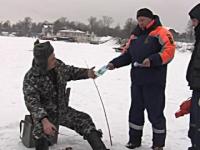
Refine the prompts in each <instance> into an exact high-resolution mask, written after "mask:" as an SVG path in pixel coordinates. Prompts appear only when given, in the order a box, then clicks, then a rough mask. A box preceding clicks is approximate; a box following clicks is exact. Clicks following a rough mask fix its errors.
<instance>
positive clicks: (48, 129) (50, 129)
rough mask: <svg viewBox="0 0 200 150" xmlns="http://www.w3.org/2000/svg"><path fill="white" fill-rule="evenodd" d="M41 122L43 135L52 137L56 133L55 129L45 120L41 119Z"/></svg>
mask: <svg viewBox="0 0 200 150" xmlns="http://www.w3.org/2000/svg"><path fill="white" fill-rule="evenodd" d="M41 122H42V126H43V131H44V133H45V134H46V135H49V136H54V135H55V133H56V131H57V129H56V127H55V126H54V125H53V124H52V123H51V122H50V121H49V120H48V119H47V118H44V119H42V121H41Z"/></svg>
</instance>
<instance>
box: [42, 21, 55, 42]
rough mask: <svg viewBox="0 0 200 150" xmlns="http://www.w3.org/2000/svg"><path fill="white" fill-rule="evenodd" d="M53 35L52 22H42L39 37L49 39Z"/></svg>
mask: <svg viewBox="0 0 200 150" xmlns="http://www.w3.org/2000/svg"><path fill="white" fill-rule="evenodd" d="M53 35H54V34H53V24H44V25H43V27H42V33H41V38H42V39H51V38H52V37H53Z"/></svg>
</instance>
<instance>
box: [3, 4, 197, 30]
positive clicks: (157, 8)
mask: <svg viewBox="0 0 200 150" xmlns="http://www.w3.org/2000/svg"><path fill="white" fill-rule="evenodd" d="M198 3H199V0H0V21H6V20H10V21H11V22H12V23H15V22H17V21H19V20H23V19H24V17H31V18H32V19H33V21H34V22H38V21H45V20H47V21H55V20H56V19H58V18H60V17H66V18H68V19H69V20H70V21H80V22H83V23H88V18H89V17H90V16H94V17H97V18H101V17H102V16H110V17H112V18H113V19H114V25H117V24H119V25H121V26H123V25H124V23H125V21H126V19H127V18H130V17H131V18H134V19H135V15H136V12H137V10H138V9H140V8H143V7H147V8H150V9H151V10H152V11H153V12H154V14H157V15H159V16H160V19H161V22H162V24H163V25H164V26H167V27H171V28H174V29H175V30H177V31H179V32H183V31H184V30H185V29H186V26H187V22H188V20H189V16H188V11H189V10H190V9H191V8H192V7H193V6H195V5H196V4H198Z"/></svg>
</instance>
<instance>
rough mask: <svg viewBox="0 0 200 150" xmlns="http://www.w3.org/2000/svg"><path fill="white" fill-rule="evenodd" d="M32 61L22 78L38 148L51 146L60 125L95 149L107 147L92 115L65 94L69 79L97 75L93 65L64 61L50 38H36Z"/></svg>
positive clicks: (42, 148)
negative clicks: (42, 40)
mask: <svg viewBox="0 0 200 150" xmlns="http://www.w3.org/2000/svg"><path fill="white" fill-rule="evenodd" d="M33 55H34V58H33V63H32V67H31V68H30V70H29V71H28V72H27V73H26V75H25V77H24V82H23V92H24V99H25V104H26V106H27V109H28V110H29V112H30V114H31V116H32V119H33V122H34V130H33V135H34V137H35V146H36V150H48V149H49V145H51V143H50V138H51V137H52V136H55V134H56V132H57V130H58V126H59V125H62V126H65V127H68V128H70V129H72V130H75V131H76V132H77V133H79V134H80V135H82V136H83V137H84V139H86V140H87V141H88V142H89V144H90V145H91V147H92V149H93V150H106V147H105V145H104V143H103V142H102V140H101V136H102V133H101V132H100V131H98V130H97V129H96V127H95V125H94V123H93V121H92V119H91V117H90V116H89V115H88V114H86V113H84V112H80V111H77V110H75V109H74V108H72V107H70V106H68V101H69V97H67V95H66V93H65V92H66V91H65V90H66V85H67V82H68V81H71V80H80V79H88V78H92V79H94V78H96V75H95V74H94V70H93V69H94V68H91V69H84V68H77V67H74V66H69V65H65V64H64V63H63V62H62V61H61V60H59V59H57V58H56V57H55V54H54V48H53V47H52V45H51V44H50V42H44V43H39V41H36V42H35V44H34V48H33Z"/></svg>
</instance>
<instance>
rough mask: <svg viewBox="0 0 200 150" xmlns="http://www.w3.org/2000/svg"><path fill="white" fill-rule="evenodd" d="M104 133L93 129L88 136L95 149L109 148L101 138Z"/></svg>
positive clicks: (103, 149)
mask: <svg viewBox="0 0 200 150" xmlns="http://www.w3.org/2000/svg"><path fill="white" fill-rule="evenodd" d="M101 137H102V133H101V132H100V131H92V132H91V133H90V134H89V135H88V136H87V141H88V143H89V144H90V146H91V147H92V149H93V150H108V149H106V146H105V145H104V143H103V141H102V140H101Z"/></svg>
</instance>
